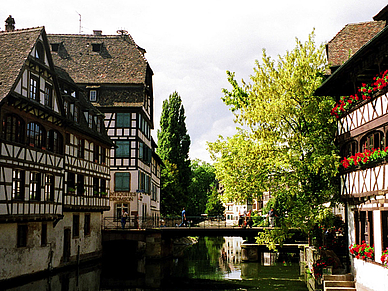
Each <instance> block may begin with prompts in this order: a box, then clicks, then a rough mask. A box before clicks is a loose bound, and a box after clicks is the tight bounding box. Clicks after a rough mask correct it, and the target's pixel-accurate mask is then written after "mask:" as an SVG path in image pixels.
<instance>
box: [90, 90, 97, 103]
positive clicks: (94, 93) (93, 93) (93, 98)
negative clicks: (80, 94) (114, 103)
mask: <svg viewBox="0 0 388 291" xmlns="http://www.w3.org/2000/svg"><path fill="white" fill-rule="evenodd" d="M89 100H90V102H97V90H90V92H89Z"/></svg>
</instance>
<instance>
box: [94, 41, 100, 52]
mask: <svg viewBox="0 0 388 291" xmlns="http://www.w3.org/2000/svg"><path fill="white" fill-rule="evenodd" d="M101 48H102V43H92V51H94V52H100V51H101Z"/></svg>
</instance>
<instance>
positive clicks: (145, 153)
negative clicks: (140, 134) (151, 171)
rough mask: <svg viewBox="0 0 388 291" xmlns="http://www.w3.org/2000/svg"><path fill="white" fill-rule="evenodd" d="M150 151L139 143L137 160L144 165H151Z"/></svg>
mask: <svg viewBox="0 0 388 291" xmlns="http://www.w3.org/2000/svg"><path fill="white" fill-rule="evenodd" d="M151 158H152V151H151V149H150V148H149V147H148V146H147V145H146V144H144V143H143V142H140V143H139V159H140V160H142V161H143V162H144V163H147V164H149V163H151Z"/></svg>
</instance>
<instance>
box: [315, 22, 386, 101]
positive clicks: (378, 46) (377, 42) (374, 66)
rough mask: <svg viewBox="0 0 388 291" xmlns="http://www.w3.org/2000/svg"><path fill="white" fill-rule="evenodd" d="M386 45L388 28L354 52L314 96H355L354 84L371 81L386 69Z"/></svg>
mask: <svg viewBox="0 0 388 291" xmlns="http://www.w3.org/2000/svg"><path fill="white" fill-rule="evenodd" d="M387 45H388V26H386V27H385V28H383V29H382V30H381V31H380V32H378V33H377V34H376V35H375V36H374V37H373V38H372V39H371V40H369V41H368V42H367V43H366V44H365V45H363V46H362V47H361V48H360V49H359V50H358V51H356V52H355V54H354V55H353V56H351V57H350V58H349V59H348V60H347V61H346V62H345V63H344V64H343V65H341V66H340V67H339V68H338V69H337V70H336V71H335V72H334V73H333V74H332V75H331V76H330V77H329V78H328V79H326V80H325V81H324V82H323V83H322V85H321V86H320V87H319V88H318V89H317V90H316V91H315V95H318V96H323V95H332V96H341V95H344V96H348V95H351V94H355V93H356V92H355V88H356V86H355V84H354V82H358V83H361V82H366V80H369V81H370V80H372V78H373V77H374V76H376V75H377V74H378V73H380V72H382V71H384V70H386V69H387V68H388V57H387V56H386V55H385V53H384V52H385V49H386V47H387Z"/></svg>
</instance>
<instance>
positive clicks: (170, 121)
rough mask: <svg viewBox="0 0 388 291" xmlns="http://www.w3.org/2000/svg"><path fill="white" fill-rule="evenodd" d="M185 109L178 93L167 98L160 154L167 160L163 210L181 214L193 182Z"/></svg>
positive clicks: (159, 143) (165, 164)
mask: <svg viewBox="0 0 388 291" xmlns="http://www.w3.org/2000/svg"><path fill="white" fill-rule="evenodd" d="M185 120H186V116H185V109H184V107H183V104H182V99H181V97H180V96H179V94H178V93H177V92H174V93H173V94H171V95H170V96H169V97H168V99H166V100H164V101H163V108H162V114H161V117H160V130H158V148H157V153H158V155H159V156H160V158H161V159H162V160H163V162H164V166H163V168H162V171H161V183H162V185H161V212H162V214H164V215H168V214H178V213H179V212H180V210H181V209H182V207H184V206H186V202H187V195H188V192H187V189H188V186H189V183H190V159H189V149H190V136H189V135H188V133H187V129H186V123H185Z"/></svg>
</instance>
